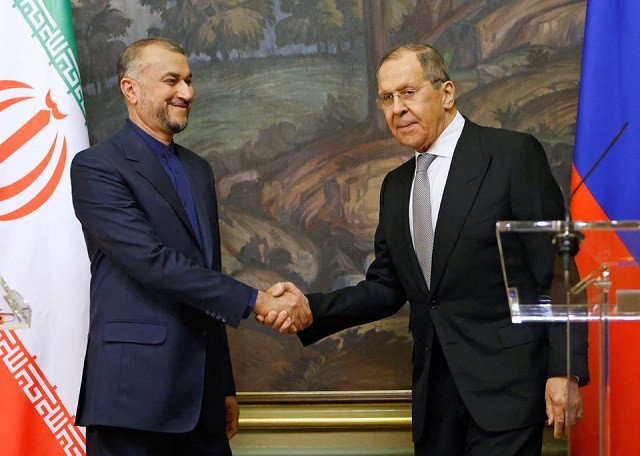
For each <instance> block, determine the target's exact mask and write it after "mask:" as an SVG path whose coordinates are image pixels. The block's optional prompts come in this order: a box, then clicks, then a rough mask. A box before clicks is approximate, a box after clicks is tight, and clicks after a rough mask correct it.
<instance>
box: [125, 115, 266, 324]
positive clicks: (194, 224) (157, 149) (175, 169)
mask: <svg viewBox="0 0 640 456" xmlns="http://www.w3.org/2000/svg"><path fill="white" fill-rule="evenodd" d="M127 122H129V124H130V125H131V126H132V127H133V129H134V130H135V131H136V133H138V134H139V135H140V137H141V138H142V140H143V141H144V142H145V144H146V145H147V146H149V149H151V152H153V155H155V156H156V158H157V159H158V161H160V164H161V165H162V167H163V168H164V170H165V171H166V173H167V175H168V176H169V179H170V180H171V183H172V184H173V187H174V188H175V189H176V192H177V193H178V198H180V201H181V202H182V207H184V210H185V211H186V212H187V217H188V218H189V223H190V224H191V228H193V232H194V233H195V234H196V238H197V239H198V243H199V244H200V247H201V248H202V235H201V233H200V226H199V225H198V218H197V216H196V208H195V205H194V204H193V196H192V195H191V187H190V186H189V179H187V174H186V173H185V172H184V167H183V166H182V162H181V161H180V157H178V154H177V153H176V148H175V143H174V142H171V144H169V145H168V146H167V145H166V144H163V143H161V142H160V141H158V140H157V139H156V138H154V137H153V136H151V135H150V134H149V133H147V132H146V131H144V130H142V129H141V128H140V127H138V126H137V125H136V124H134V123H133V122H132V121H131V119H127ZM257 297H258V290H253V296H252V298H251V300H250V302H249V304H248V305H247V308H246V310H245V312H244V315H243V316H242V317H243V318H247V317H248V316H249V315H251V312H252V310H253V306H254V305H255V303H256V299H257Z"/></svg>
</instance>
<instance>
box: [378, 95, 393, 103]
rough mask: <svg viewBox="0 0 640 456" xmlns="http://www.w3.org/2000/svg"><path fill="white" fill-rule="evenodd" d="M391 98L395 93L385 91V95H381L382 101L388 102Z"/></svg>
mask: <svg viewBox="0 0 640 456" xmlns="http://www.w3.org/2000/svg"><path fill="white" fill-rule="evenodd" d="M389 100H393V95H392V94H390V93H385V94H384V95H380V101H382V102H383V103H384V102H387V101H389Z"/></svg>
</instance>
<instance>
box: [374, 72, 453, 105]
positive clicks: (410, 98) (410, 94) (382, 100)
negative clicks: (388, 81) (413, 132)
mask: <svg viewBox="0 0 640 456" xmlns="http://www.w3.org/2000/svg"><path fill="white" fill-rule="evenodd" d="M437 82H446V81H444V80H442V79H436V80H435V81H432V82H427V83H426V84H425V85H422V86H420V87H416V88H414V87H407V88H404V89H402V90H401V91H400V92H398V93H383V94H382V95H379V96H377V97H376V103H377V104H378V106H379V107H380V108H382V109H389V108H390V107H391V106H393V100H394V98H395V97H398V100H400V101H401V102H402V104H405V105H409V104H411V103H413V102H415V101H416V95H417V94H418V92H420V90H422V89H423V88H425V87H426V86H428V85H433V84H435V83H437Z"/></svg>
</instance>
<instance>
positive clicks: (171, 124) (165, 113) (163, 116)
mask: <svg viewBox="0 0 640 456" xmlns="http://www.w3.org/2000/svg"><path fill="white" fill-rule="evenodd" d="M190 110H191V109H190V108H187V117H186V118H185V119H184V122H177V121H174V120H171V119H170V118H169V107H168V106H167V105H164V107H161V108H159V109H158V111H157V112H156V116H157V117H158V119H159V120H160V122H162V124H163V125H164V126H165V127H166V128H167V130H168V131H170V132H171V133H173V134H174V135H175V134H176V133H180V132H181V131H182V130H184V129H185V128H187V124H188V123H189V111H190Z"/></svg>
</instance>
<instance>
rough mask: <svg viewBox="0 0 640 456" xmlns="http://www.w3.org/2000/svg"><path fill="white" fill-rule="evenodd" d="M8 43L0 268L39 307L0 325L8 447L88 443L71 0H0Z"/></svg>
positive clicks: (62, 450)
mask: <svg viewBox="0 0 640 456" xmlns="http://www.w3.org/2000/svg"><path fill="white" fill-rule="evenodd" d="M0 50H1V52H0V58H1V59H2V63H1V64H0V276H2V278H3V279H4V281H5V282H6V284H7V286H8V287H10V288H11V289H13V290H15V291H17V292H18V293H19V294H20V295H21V296H22V297H23V298H24V299H25V300H26V301H27V303H28V304H29V306H30V307H31V309H32V311H33V316H32V324H31V327H30V328H27V329H14V330H7V329H0V454H2V455H20V456H25V455H58V454H60V455H62V454H73V455H78V454H79V455H82V454H85V438H84V435H83V433H82V432H81V430H80V429H79V428H76V427H75V426H74V425H73V421H74V415H75V410H76V404H77V397H78V390H79V386H80V379H81V374H82V362H83V357H84V350H85V346H86V334H87V325H88V310H89V291H88V288H89V286H88V285H89V266H88V258H87V254H86V250H85V247H84V242H83V239H82V232H81V229H80V225H79V223H78V221H77V220H76V218H75V217H74V214H73V207H72V204H71V190H70V182H69V175H68V173H69V165H70V163H71V159H72V158H73V155H74V154H75V153H76V152H78V151H80V150H82V149H84V148H86V147H88V143H89V141H88V136H87V129H86V115H85V111H84V106H83V98H82V90H81V86H80V74H79V72H78V65H77V62H76V53H75V40H74V36H73V27H72V21H71V5H70V3H69V0H2V1H0ZM5 291H6V290H5ZM3 295H4V293H3V290H2V289H0V299H2V297H3ZM5 323H6V318H5Z"/></svg>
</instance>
